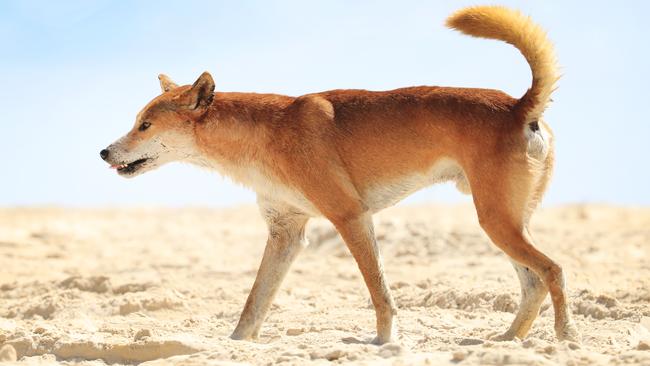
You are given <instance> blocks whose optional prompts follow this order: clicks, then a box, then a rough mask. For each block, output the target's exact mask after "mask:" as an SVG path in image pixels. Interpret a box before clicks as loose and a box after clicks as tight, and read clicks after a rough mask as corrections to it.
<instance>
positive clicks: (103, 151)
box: [99, 149, 108, 160]
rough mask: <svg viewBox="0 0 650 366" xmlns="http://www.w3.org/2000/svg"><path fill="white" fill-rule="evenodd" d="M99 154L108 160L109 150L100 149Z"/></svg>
mask: <svg viewBox="0 0 650 366" xmlns="http://www.w3.org/2000/svg"><path fill="white" fill-rule="evenodd" d="M99 156H100V157H101V158H102V159H104V160H106V158H108V150H106V149H104V150H102V151H100V152H99Z"/></svg>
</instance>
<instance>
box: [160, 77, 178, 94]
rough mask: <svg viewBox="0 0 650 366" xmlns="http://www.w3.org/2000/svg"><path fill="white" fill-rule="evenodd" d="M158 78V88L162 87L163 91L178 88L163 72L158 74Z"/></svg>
mask: <svg viewBox="0 0 650 366" xmlns="http://www.w3.org/2000/svg"><path fill="white" fill-rule="evenodd" d="M158 80H160V89H162V92H163V93H164V92H168V91H170V90H172V89H176V88H178V85H176V83H175V82H173V81H172V79H170V78H169V76H167V75H165V74H160V75H158Z"/></svg>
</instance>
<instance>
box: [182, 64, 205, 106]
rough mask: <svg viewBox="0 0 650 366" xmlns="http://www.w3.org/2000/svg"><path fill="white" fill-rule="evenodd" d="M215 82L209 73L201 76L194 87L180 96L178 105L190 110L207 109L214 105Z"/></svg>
mask: <svg viewBox="0 0 650 366" xmlns="http://www.w3.org/2000/svg"><path fill="white" fill-rule="evenodd" d="M213 93H214V80H212V76H211V75H210V73H208V72H207V71H206V72H204V73H203V74H201V76H199V78H198V79H196V81H195V82H194V84H192V87H191V88H190V89H189V90H187V91H185V92H183V94H181V95H179V96H178V99H177V100H178V103H179V104H180V105H183V106H184V107H187V108H189V109H196V108H198V107H207V106H209V105H210V103H212V96H213Z"/></svg>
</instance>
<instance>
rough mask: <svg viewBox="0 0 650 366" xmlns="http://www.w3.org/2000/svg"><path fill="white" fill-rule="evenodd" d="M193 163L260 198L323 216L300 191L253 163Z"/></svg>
mask: <svg viewBox="0 0 650 366" xmlns="http://www.w3.org/2000/svg"><path fill="white" fill-rule="evenodd" d="M190 162H191V163H193V164H196V165H199V166H202V167H204V168H208V169H211V170H216V171H218V172H219V173H220V174H221V175H224V176H226V177H229V178H230V179H232V180H233V181H235V182H236V183H239V184H241V185H243V186H245V187H247V188H250V189H252V190H253V191H255V193H257V195H258V198H259V199H264V200H268V201H277V202H278V203H284V204H287V205H290V206H293V207H295V208H296V209H298V210H300V211H302V212H304V213H306V214H308V215H311V216H321V214H320V213H319V212H318V210H317V209H316V208H315V207H314V205H312V204H311V202H309V201H308V200H307V199H306V198H305V196H304V195H303V194H302V193H300V192H299V191H297V190H295V189H293V188H291V187H288V186H287V185H285V184H282V183H280V182H278V181H277V179H275V178H274V177H271V176H269V175H268V174H265V173H264V172H263V171H262V170H261V169H259V168H257V167H254V166H251V165H244V164H241V165H235V164H229V165H223V164H219V163H217V162H214V161H212V160H208V159H192V160H191V161H190Z"/></svg>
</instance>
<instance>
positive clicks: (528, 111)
mask: <svg viewBox="0 0 650 366" xmlns="http://www.w3.org/2000/svg"><path fill="white" fill-rule="evenodd" d="M446 25H447V26H448V27H450V28H453V29H456V30H459V31H461V32H462V33H465V34H469V35H471V36H474V37H482V38H492V39H498V40H502V41H505V42H507V43H510V44H511V45H513V46H515V47H516V48H517V49H518V50H519V51H520V52H521V53H522V54H523V55H524V57H525V58H526V61H528V64H529V65H530V68H531V70H532V73H533V84H532V86H531V87H530V89H528V91H527V92H526V94H524V96H523V97H521V99H520V100H519V103H518V104H517V107H516V108H517V112H518V113H521V116H522V117H523V121H524V122H525V123H529V122H533V121H536V120H537V119H539V117H540V116H541V114H542V113H543V112H544V109H546V105H547V104H548V102H549V101H550V99H551V93H552V92H553V90H555V83H556V82H557V80H558V79H559V72H558V66H557V60H556V58H555V51H554V49H553V44H551V42H550V41H549V40H548V38H547V37H546V32H545V31H544V30H543V29H542V28H541V27H540V26H539V25H537V24H535V23H534V22H533V21H532V20H531V19H530V17H528V16H525V15H523V14H522V13H520V12H519V11H516V10H511V9H508V8H505V7H501V6H476V7H469V8H465V9H461V10H459V11H457V12H456V13H454V14H452V15H451V16H450V17H449V18H447V22H446Z"/></svg>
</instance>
